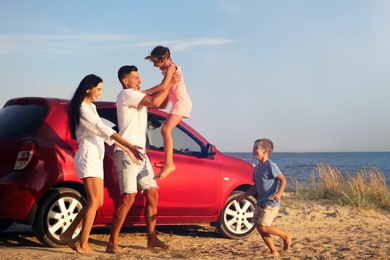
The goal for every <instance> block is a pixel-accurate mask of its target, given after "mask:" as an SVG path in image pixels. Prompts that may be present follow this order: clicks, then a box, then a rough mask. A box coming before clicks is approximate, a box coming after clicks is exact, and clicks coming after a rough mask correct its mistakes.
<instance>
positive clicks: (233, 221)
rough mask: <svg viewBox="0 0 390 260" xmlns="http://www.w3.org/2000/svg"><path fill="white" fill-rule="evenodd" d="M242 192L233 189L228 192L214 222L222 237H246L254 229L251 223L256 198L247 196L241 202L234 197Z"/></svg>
mask: <svg viewBox="0 0 390 260" xmlns="http://www.w3.org/2000/svg"><path fill="white" fill-rule="evenodd" d="M242 193H243V192H242V191H233V192H232V194H230V196H229V198H228V200H227V201H226V204H225V207H224V209H223V210H222V212H221V214H220V216H219V219H218V221H217V223H216V228H217V229H218V231H219V233H220V234H221V235H223V236H224V237H227V238H233V239H241V238H246V237H249V236H251V235H252V234H253V233H254V232H255V230H256V226H255V224H254V223H251V220H252V218H253V213H254V211H255V208H256V199H255V198H254V197H253V196H249V197H247V198H246V199H244V200H242V201H241V202H237V201H236V197H237V196H239V195H240V194H242Z"/></svg>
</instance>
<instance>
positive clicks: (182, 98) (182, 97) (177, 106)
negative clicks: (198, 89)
mask: <svg viewBox="0 0 390 260" xmlns="http://www.w3.org/2000/svg"><path fill="white" fill-rule="evenodd" d="M171 66H176V72H175V74H176V73H179V74H180V81H179V82H177V83H175V84H174V85H172V86H171V88H170V89H169V101H170V102H172V109H171V111H170V112H169V114H173V115H179V116H182V117H184V118H189V117H190V113H191V109H192V101H191V99H190V96H189V95H188V93H187V90H186V85H185V84H184V79H183V74H182V73H181V70H180V67H178V66H177V65H176V64H172V65H171ZM162 73H163V75H164V76H165V70H164V71H163V72H162Z"/></svg>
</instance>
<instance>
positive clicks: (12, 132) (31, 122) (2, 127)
mask: <svg viewBox="0 0 390 260" xmlns="http://www.w3.org/2000/svg"><path fill="white" fill-rule="evenodd" d="M46 113H47V107H45V106H42V105H37V104H23V105H11V106H8V107H5V108H3V109H1V110H0V138H1V137H7V136H16V135H23V134H28V133H32V132H34V131H35V130H37V128H38V127H39V125H40V124H41V122H42V120H43V119H44V118H45V116H46Z"/></svg>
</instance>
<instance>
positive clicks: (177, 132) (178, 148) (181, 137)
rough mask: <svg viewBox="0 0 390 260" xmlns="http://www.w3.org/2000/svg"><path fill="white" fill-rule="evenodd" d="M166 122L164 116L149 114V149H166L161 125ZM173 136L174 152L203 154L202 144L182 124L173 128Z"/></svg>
mask: <svg viewBox="0 0 390 260" xmlns="http://www.w3.org/2000/svg"><path fill="white" fill-rule="evenodd" d="M164 123H165V119H164V118H160V117H156V116H151V115H149V118H148V133H147V134H148V144H147V145H148V149H151V150H160V151H163V150H164V142H163V138H162V135H161V127H162V125H163V124H164ZM172 138H173V140H174V142H173V144H174V148H173V151H174V153H179V154H188V155H196V156H200V155H201V154H202V146H201V145H200V144H198V143H197V142H196V139H194V138H192V136H191V135H189V134H188V133H187V132H186V131H185V129H182V128H181V127H180V126H176V127H175V128H174V129H173V131H172Z"/></svg>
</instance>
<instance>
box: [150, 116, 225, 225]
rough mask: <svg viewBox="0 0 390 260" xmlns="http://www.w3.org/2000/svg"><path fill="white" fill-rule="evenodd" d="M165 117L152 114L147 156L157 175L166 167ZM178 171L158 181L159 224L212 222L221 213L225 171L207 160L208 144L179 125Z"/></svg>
mask: <svg viewBox="0 0 390 260" xmlns="http://www.w3.org/2000/svg"><path fill="white" fill-rule="evenodd" d="M164 123H165V118H163V117H160V116H157V115H151V114H149V121H148V144H147V154H148V156H149V158H150V161H151V164H152V166H153V169H154V172H155V175H157V174H158V173H159V171H160V170H161V169H162V167H163V165H164V144H163V139H162V136H161V133H160V132H161V127H162V125H163V124H164ZM172 137H173V140H174V155H173V157H174V158H173V161H174V164H175V166H176V170H175V171H173V172H172V173H170V174H169V175H168V176H167V177H166V178H164V179H162V180H160V179H158V180H157V184H158V186H159V189H158V192H159V205H158V218H159V222H161V221H167V222H170V221H171V220H172V221H175V217H178V218H181V219H182V220H181V222H185V221H186V220H187V221H188V222H191V220H194V221H195V220H198V221H199V220H200V218H205V219H208V218H209V217H210V216H213V215H215V214H217V212H218V207H219V204H220V197H221V171H220V167H219V165H218V162H217V161H216V159H214V158H207V154H206V153H207V152H206V151H205V150H206V147H205V146H206V144H203V143H202V142H201V141H200V140H198V139H197V138H196V137H195V135H193V134H192V133H191V131H190V130H188V129H186V128H185V127H184V126H183V125H180V124H179V125H178V126H177V127H176V128H175V129H174V130H173V131H172Z"/></svg>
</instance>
